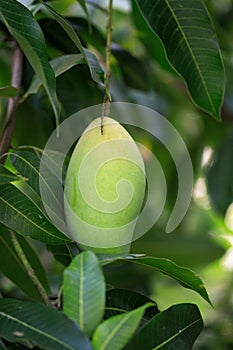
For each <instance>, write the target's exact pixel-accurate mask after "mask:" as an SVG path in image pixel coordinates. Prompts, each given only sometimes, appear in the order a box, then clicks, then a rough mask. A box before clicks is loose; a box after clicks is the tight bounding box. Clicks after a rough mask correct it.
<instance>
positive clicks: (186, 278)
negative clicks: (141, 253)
mask: <svg viewBox="0 0 233 350" xmlns="http://www.w3.org/2000/svg"><path fill="white" fill-rule="evenodd" d="M125 260H127V261H129V262H133V263H137V264H142V265H146V266H150V267H152V268H155V269H156V270H158V271H160V272H162V273H163V274H165V275H167V276H170V277H172V278H174V279H175V280H176V281H178V282H179V283H180V284H181V285H182V286H183V287H185V288H188V289H192V290H194V291H195V292H197V293H198V294H199V295H200V296H201V297H202V298H203V299H205V300H206V301H207V302H208V303H209V304H210V305H212V304H211V301H210V299H209V296H208V294H207V291H206V289H205V286H204V284H203V282H202V280H201V279H200V277H199V276H198V275H197V274H196V273H195V272H193V271H192V270H189V269H187V268H185V267H181V266H179V265H177V264H175V263H174V262H173V261H171V260H169V259H162V258H153V257H142V258H133V257H129V258H127V257H126V258H125Z"/></svg>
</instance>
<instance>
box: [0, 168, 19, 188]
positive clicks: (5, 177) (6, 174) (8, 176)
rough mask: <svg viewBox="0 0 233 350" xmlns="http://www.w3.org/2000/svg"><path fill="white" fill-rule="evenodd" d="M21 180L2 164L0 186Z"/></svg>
mask: <svg viewBox="0 0 233 350" xmlns="http://www.w3.org/2000/svg"><path fill="white" fill-rule="evenodd" d="M16 180H19V177H18V176H17V175H15V174H13V173H12V172H11V171H9V170H8V169H6V168H5V167H4V165H2V164H0V185H3V184H7V183H10V182H12V181H16Z"/></svg>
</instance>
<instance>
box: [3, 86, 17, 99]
mask: <svg viewBox="0 0 233 350" xmlns="http://www.w3.org/2000/svg"><path fill="white" fill-rule="evenodd" d="M17 95H18V89H17V88H16V87H14V86H4V87H1V88H0V96H7V97H15V96H17Z"/></svg>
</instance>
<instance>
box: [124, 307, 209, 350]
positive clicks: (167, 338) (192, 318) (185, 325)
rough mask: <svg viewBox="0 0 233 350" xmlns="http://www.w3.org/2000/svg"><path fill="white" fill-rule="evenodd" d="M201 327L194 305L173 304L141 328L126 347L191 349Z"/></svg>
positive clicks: (167, 349) (128, 349)
mask: <svg viewBox="0 0 233 350" xmlns="http://www.w3.org/2000/svg"><path fill="white" fill-rule="evenodd" d="M202 328H203V321H202V318H201V315H200V312H199V310H198V308H197V306H196V305H192V304H179V305H174V306H172V307H170V308H169V309H167V310H165V311H163V312H160V313H159V314H158V315H156V316H155V317H154V318H153V319H152V320H151V321H149V322H148V323H147V324H146V325H145V326H144V327H143V328H141V330H140V331H139V332H138V333H137V334H136V336H135V337H134V338H133V339H132V341H131V342H130V343H129V345H128V346H127V347H126V349H127V350H142V349H143V350H151V349H153V350H157V349H161V350H178V349H179V350H191V349H192V346H193V343H194V341H195V340H196V338H197V337H198V336H199V334H200V332H201V330H202Z"/></svg>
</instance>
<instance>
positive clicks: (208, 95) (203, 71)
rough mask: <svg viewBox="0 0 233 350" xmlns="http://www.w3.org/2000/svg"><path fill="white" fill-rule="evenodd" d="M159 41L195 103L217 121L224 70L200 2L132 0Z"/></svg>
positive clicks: (222, 89)
mask: <svg viewBox="0 0 233 350" xmlns="http://www.w3.org/2000/svg"><path fill="white" fill-rule="evenodd" d="M135 1H136V2H137V4H138V6H139V8H140V9H141V11H142V14H143V16H144V18H145V20H146V21H147V22H148V24H149V25H150V26H151V28H152V29H153V30H154V32H155V33H156V34H157V35H158V36H159V37H160V39H161V40H162V42H163V44H164V46H165V49H166V53H167V56H168V59H169V61H170V62H171V64H172V65H173V66H174V68H175V69H176V70H177V71H178V73H180V75H181V76H182V77H183V78H184V80H185V81H186V83H187V86H188V89H189V92H190V94H191V97H192V99H193V100H194V102H195V103H196V104H197V105H198V106H199V107H200V108H202V109H203V110H205V111H206V112H208V113H209V114H211V115H212V116H213V117H214V118H216V119H217V120H219V119H220V118H221V117H220V108H221V105H222V101H223V95H224V86H225V79H224V68H223V63H222V57H221V53H220V49H219V45H218V42H217V39H216V35H215V32H214V30H213V26H212V23H211V20H210V17H209V14H208V12H207V9H206V7H205V5H204V3H203V1H202V0H181V1H177V0H176V1H174V0H135Z"/></svg>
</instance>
